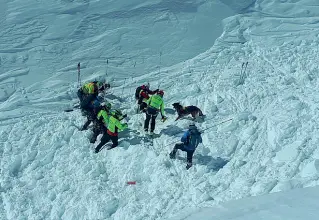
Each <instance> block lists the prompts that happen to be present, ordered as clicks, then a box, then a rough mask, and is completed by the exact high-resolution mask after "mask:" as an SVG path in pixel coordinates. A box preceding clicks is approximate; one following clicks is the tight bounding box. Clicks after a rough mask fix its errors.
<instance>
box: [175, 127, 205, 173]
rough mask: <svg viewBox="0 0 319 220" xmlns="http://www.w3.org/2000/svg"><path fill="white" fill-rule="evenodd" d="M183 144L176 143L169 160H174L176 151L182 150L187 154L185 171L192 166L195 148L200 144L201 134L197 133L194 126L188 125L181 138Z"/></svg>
mask: <svg viewBox="0 0 319 220" xmlns="http://www.w3.org/2000/svg"><path fill="white" fill-rule="evenodd" d="M181 141H182V142H183V143H178V144H176V145H175V146H174V149H173V150H172V152H171V153H170V154H169V156H170V158H171V159H175V158H176V152H177V150H182V151H186V152H187V166H186V169H189V168H190V167H191V166H192V165H193V164H192V160H193V154H194V152H195V150H196V148H197V146H198V145H199V144H200V143H202V141H203V140H202V137H201V133H200V132H199V131H198V129H197V127H196V126H195V124H190V125H189V128H188V130H187V131H186V132H185V133H184V135H183V136H182V138H181Z"/></svg>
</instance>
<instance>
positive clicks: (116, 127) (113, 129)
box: [107, 115, 127, 136]
mask: <svg viewBox="0 0 319 220" xmlns="http://www.w3.org/2000/svg"><path fill="white" fill-rule="evenodd" d="M125 128H127V124H126V123H123V124H122V123H121V122H120V121H119V120H118V119H117V118H115V117H114V116H113V115H112V116H110V118H109V123H108V125H107V133H108V134H109V135H111V136H117V133H118V132H119V131H123V130H124V129H125Z"/></svg>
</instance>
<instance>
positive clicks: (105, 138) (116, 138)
mask: <svg viewBox="0 0 319 220" xmlns="http://www.w3.org/2000/svg"><path fill="white" fill-rule="evenodd" d="M110 140H111V141H112V143H113V144H112V146H111V147H112V148H114V147H116V146H117V145H119V136H111V135H109V134H108V133H106V132H105V133H104V134H103V136H102V138H101V142H100V143H99V145H97V146H96V148H95V150H96V151H100V149H101V148H102V147H103V145H104V144H106V143H107V142H109V141H110Z"/></svg>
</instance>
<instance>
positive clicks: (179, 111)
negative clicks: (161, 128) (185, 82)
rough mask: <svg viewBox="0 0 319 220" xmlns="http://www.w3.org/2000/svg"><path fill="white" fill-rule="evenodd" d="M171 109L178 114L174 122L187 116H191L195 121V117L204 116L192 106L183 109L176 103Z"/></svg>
mask: <svg viewBox="0 0 319 220" xmlns="http://www.w3.org/2000/svg"><path fill="white" fill-rule="evenodd" d="M173 107H174V109H175V110H176V111H177V114H178V117H177V118H176V119H175V121H177V120H178V119H180V118H182V117H184V116H186V115H189V114H191V115H192V117H193V119H195V118H196V117H197V116H204V114H203V112H202V111H201V110H200V109H199V108H198V107H196V106H193V105H191V106H185V107H183V106H182V105H181V104H179V103H178V102H177V103H174V104H173Z"/></svg>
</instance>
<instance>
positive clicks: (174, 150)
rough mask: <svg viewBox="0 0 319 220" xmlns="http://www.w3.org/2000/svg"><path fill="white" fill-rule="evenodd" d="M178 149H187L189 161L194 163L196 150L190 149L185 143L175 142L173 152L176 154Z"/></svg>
mask: <svg viewBox="0 0 319 220" xmlns="http://www.w3.org/2000/svg"><path fill="white" fill-rule="evenodd" d="M177 150H181V151H185V152H186V153H187V163H192V161H193V154H194V152H195V151H194V150H192V151H190V150H187V149H185V145H184V144H183V143H179V144H175V146H174V149H173V151H172V154H173V155H174V156H175V154H176V152H177Z"/></svg>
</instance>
